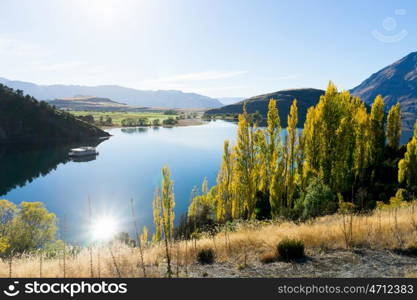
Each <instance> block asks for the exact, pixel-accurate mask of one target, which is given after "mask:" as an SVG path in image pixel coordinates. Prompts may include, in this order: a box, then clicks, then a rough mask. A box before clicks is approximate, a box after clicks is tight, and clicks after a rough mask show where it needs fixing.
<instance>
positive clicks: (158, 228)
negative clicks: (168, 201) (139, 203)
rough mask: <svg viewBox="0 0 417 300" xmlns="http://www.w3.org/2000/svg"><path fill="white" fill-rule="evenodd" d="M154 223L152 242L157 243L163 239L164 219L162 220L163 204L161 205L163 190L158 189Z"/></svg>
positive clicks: (154, 204)
mask: <svg viewBox="0 0 417 300" xmlns="http://www.w3.org/2000/svg"><path fill="white" fill-rule="evenodd" d="M152 206H153V223H154V225H155V232H154V234H153V236H152V242H154V243H157V242H159V241H160V240H161V238H162V218H161V210H162V203H161V190H160V189H156V190H155V194H154V198H153V202H152Z"/></svg>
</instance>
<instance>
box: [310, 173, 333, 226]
mask: <svg viewBox="0 0 417 300" xmlns="http://www.w3.org/2000/svg"><path fill="white" fill-rule="evenodd" d="M335 199H336V197H335V194H334V192H333V191H332V190H331V188H330V187H329V186H328V185H326V184H324V183H323V181H322V180H321V179H319V178H315V179H313V180H312V181H311V182H310V184H309V186H308V188H307V193H306V197H305V199H304V211H303V217H304V218H310V217H318V216H321V215H325V214H328V213H332V212H334V211H335V210H336V207H337V205H336V201H335Z"/></svg>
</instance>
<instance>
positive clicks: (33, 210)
mask: <svg viewBox="0 0 417 300" xmlns="http://www.w3.org/2000/svg"><path fill="white" fill-rule="evenodd" d="M56 231H57V226H56V216H55V214H53V213H50V212H49V211H48V210H47V209H46V208H45V207H44V205H43V203H41V202H22V203H20V205H19V209H18V210H17V212H16V214H15V216H14V217H13V219H12V220H11V223H10V231H9V232H8V236H7V238H8V240H9V244H10V248H11V249H12V250H13V251H15V252H18V253H21V252H24V251H32V250H36V249H38V248H41V247H42V246H44V245H45V244H46V243H48V242H50V241H53V240H54V239H55V234H56Z"/></svg>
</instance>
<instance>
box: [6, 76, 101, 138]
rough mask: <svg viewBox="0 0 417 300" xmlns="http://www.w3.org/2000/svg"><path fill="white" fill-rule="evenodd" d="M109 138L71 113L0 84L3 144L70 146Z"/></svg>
mask: <svg viewBox="0 0 417 300" xmlns="http://www.w3.org/2000/svg"><path fill="white" fill-rule="evenodd" d="M108 136H109V134H108V133H107V132H105V131H103V130H101V129H99V128H97V127H95V126H92V125H90V124H88V123H86V122H83V121H81V120H78V119H76V118H75V117H74V116H72V115H71V114H69V113H66V112H63V111H60V110H57V109H55V108H54V107H52V106H51V105H49V104H48V103H46V102H44V101H41V102H39V101H37V100H36V99H35V98H33V97H31V96H28V95H27V96H24V95H23V93H22V92H21V91H14V90H13V89H11V88H9V87H7V86H4V85H2V84H0V144H4V143H44V142H58V141H59V142H65V143H67V142H77V141H85V140H94V139H98V138H103V137H108Z"/></svg>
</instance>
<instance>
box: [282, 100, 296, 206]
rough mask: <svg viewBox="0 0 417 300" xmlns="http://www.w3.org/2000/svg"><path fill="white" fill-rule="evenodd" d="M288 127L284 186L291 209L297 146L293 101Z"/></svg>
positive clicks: (294, 105)
mask: <svg viewBox="0 0 417 300" xmlns="http://www.w3.org/2000/svg"><path fill="white" fill-rule="evenodd" d="M287 123H288V127H287V139H286V144H285V156H286V164H285V167H286V169H285V173H284V174H285V186H286V197H287V203H286V205H287V207H289V208H291V207H292V206H293V196H294V189H295V179H294V173H295V161H296V156H297V153H296V149H297V148H296V144H297V123H298V109H297V100H296V99H294V101H293V103H292V105H291V108H290V114H289V115H288V122H287Z"/></svg>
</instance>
